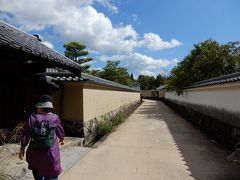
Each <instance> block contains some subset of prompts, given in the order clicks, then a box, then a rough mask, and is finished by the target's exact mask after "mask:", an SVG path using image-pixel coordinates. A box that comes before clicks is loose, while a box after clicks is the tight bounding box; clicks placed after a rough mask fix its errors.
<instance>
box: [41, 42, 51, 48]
mask: <svg viewBox="0 0 240 180" xmlns="http://www.w3.org/2000/svg"><path fill="white" fill-rule="evenodd" d="M41 43H42V44H44V45H46V46H47V47H49V48H51V49H54V45H53V44H52V43H50V42H48V41H42V42H41Z"/></svg>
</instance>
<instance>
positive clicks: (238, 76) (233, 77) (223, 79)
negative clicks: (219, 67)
mask: <svg viewBox="0 0 240 180" xmlns="http://www.w3.org/2000/svg"><path fill="white" fill-rule="evenodd" d="M234 81H240V72H236V73H232V74H228V75H223V76H219V77H214V78H211V79H206V80H203V81H199V82H195V83H192V84H191V85H190V86H189V87H188V88H194V87H200V86H209V85H214V84H222V83H228V82H234Z"/></svg>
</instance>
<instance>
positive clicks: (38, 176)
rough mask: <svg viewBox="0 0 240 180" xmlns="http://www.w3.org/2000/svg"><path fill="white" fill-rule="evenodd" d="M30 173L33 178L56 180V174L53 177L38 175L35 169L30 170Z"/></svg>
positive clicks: (36, 179)
mask: <svg viewBox="0 0 240 180" xmlns="http://www.w3.org/2000/svg"><path fill="white" fill-rule="evenodd" d="M32 173H33V177H34V179H35V180H58V176H55V177H44V176H40V175H39V172H38V171H37V170H32Z"/></svg>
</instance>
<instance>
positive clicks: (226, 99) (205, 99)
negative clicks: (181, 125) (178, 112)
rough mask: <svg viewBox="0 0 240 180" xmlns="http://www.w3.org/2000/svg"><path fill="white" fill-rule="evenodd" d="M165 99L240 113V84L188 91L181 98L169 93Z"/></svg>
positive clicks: (171, 92)
mask: <svg viewBox="0 0 240 180" xmlns="http://www.w3.org/2000/svg"><path fill="white" fill-rule="evenodd" d="M165 98H166V99H169V100H177V101H179V102H185V103H191V104H196V105H205V106H210V107H215V108H218V109H224V110H227V111H230V112H240V83H233V84H227V85H218V86H213V87H211V86H209V87H203V88H194V89H187V90H185V91H184V93H183V95H180V96H178V95H176V92H175V91H167V92H166V93H165Z"/></svg>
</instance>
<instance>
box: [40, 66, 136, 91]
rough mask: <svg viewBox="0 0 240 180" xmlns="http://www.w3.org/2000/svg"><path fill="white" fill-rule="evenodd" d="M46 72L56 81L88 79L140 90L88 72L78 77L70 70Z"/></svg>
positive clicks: (98, 82) (102, 83)
mask: <svg viewBox="0 0 240 180" xmlns="http://www.w3.org/2000/svg"><path fill="white" fill-rule="evenodd" d="M44 74H45V75H49V76H55V78H54V80H55V81H82V80H87V81H89V82H93V83H96V84H101V85H106V86H110V87H116V88H122V89H128V90H133V91H139V90H138V89H135V88H132V87H130V86H126V85H123V84H119V83H116V82H113V81H109V80H106V79H102V78H100V77H96V76H93V75H90V74H86V73H81V77H78V76H74V75H73V74H72V73H71V72H69V71H64V72H59V71H58V70H56V69H55V70H52V69H49V68H48V69H47V72H46V73H44Z"/></svg>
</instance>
